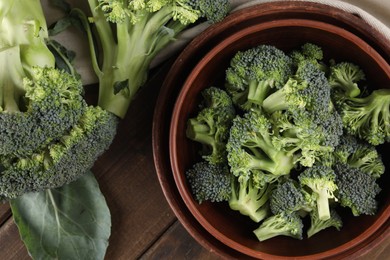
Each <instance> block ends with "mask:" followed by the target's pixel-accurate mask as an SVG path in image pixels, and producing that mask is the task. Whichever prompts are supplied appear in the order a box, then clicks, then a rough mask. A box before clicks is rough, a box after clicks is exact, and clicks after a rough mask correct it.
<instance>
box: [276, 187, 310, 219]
mask: <svg viewBox="0 0 390 260" xmlns="http://www.w3.org/2000/svg"><path fill="white" fill-rule="evenodd" d="M312 194H314V195H312ZM312 194H311V193H309V192H307V191H305V190H304V189H303V188H302V187H301V186H300V185H299V183H297V182H296V181H294V180H292V179H289V180H287V181H285V182H282V183H279V184H278V185H277V186H276V188H275V189H274V190H273V191H272V194H271V197H270V208H271V211H272V213H273V214H275V215H276V214H280V213H282V212H285V213H288V214H290V213H293V212H297V213H298V214H299V215H301V216H302V215H306V214H305V212H311V211H312V210H313V209H315V208H316V199H317V196H316V194H315V193H312Z"/></svg>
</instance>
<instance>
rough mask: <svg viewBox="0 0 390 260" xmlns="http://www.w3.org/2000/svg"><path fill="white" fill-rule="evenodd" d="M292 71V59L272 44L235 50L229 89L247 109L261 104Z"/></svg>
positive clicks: (227, 78)
mask: <svg viewBox="0 0 390 260" xmlns="http://www.w3.org/2000/svg"><path fill="white" fill-rule="evenodd" d="M291 73H292V62H291V59H290V58H289V57H288V56H287V55H286V54H285V53H284V52H283V51H281V50H279V49H277V48H276V47H273V46H270V45H260V46H257V47H255V48H251V49H248V50H246V51H239V52H237V53H236V54H235V56H234V57H233V58H232V60H231V62H230V66H229V68H228V69H227V70H226V89H227V91H228V92H229V94H231V96H232V99H233V102H234V103H235V104H236V105H238V106H239V107H240V108H242V109H244V110H250V109H251V108H259V107H261V106H262V103H263V100H264V99H265V98H266V97H267V96H268V95H269V93H270V92H272V89H273V88H275V87H280V86H282V85H284V84H285V82H286V81H287V79H288V77H289V75H291Z"/></svg>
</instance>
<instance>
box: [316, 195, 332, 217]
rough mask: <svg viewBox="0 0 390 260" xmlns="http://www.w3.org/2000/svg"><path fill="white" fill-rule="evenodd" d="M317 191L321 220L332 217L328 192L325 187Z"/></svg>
mask: <svg viewBox="0 0 390 260" xmlns="http://www.w3.org/2000/svg"><path fill="white" fill-rule="evenodd" d="M317 193H318V198H317V210H318V218H319V219H320V220H327V219H329V218H330V210H329V200H328V193H327V191H326V190H324V189H320V190H319V191H317Z"/></svg>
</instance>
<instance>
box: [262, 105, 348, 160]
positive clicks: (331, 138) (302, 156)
mask: <svg viewBox="0 0 390 260" xmlns="http://www.w3.org/2000/svg"><path fill="white" fill-rule="evenodd" d="M270 119H271V121H272V124H273V126H274V131H275V132H277V133H278V135H275V136H274V137H273V139H272V142H273V144H274V146H275V147H276V148H278V149H280V150H283V151H285V152H287V153H288V154H290V155H291V156H294V163H299V164H300V165H302V166H306V167H311V166H312V165H313V164H314V163H315V162H319V161H322V160H323V158H324V157H326V156H328V157H329V156H330V154H331V153H332V151H333V150H334V143H336V142H338V139H339V131H338V129H336V131H335V130H334V129H331V128H330V127H332V124H335V125H339V126H340V130H342V129H341V121H336V123H332V121H331V120H329V121H328V123H329V124H328V125H329V126H330V127H329V129H327V128H326V125H325V122H324V124H323V125H317V124H315V123H314V122H313V121H312V120H311V118H310V117H308V116H305V115H304V114H302V115H301V116H300V117H298V116H297V117H296V116H292V115H291V114H290V113H288V112H285V111H276V112H274V113H273V114H272V115H271V117H270ZM329 119H332V117H331V116H329ZM339 123H340V124H339ZM336 127H337V126H336Z"/></svg>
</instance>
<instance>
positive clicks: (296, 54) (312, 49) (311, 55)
mask: <svg viewBox="0 0 390 260" xmlns="http://www.w3.org/2000/svg"><path fill="white" fill-rule="evenodd" d="M289 56H290V57H291V58H292V60H293V62H294V64H295V65H296V66H299V64H300V63H302V62H303V63H304V62H309V63H311V64H313V65H315V66H316V67H317V68H319V69H320V70H322V71H324V72H327V71H328V66H326V65H325V64H324V63H323V62H322V59H323V57H324V53H323V51H322V48H321V47H320V46H318V45H316V44H313V43H310V42H308V43H305V44H303V45H302V46H301V47H300V48H299V49H295V50H293V51H292V52H290V53H289Z"/></svg>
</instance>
